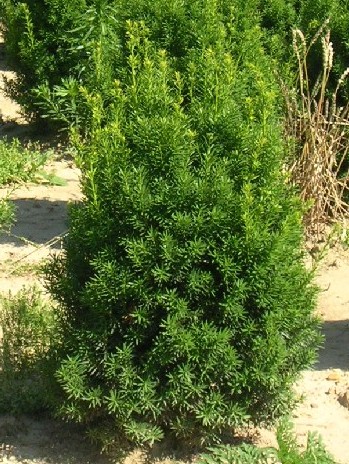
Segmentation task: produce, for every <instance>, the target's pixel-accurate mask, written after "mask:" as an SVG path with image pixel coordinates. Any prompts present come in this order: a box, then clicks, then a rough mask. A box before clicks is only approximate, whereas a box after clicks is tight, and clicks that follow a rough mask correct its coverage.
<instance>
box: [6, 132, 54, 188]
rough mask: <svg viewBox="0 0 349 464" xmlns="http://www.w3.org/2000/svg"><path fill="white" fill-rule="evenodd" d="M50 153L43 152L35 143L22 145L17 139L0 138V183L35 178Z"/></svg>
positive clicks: (18, 181) (13, 182)
mask: <svg viewBox="0 0 349 464" xmlns="http://www.w3.org/2000/svg"><path fill="white" fill-rule="evenodd" d="M49 155H50V153H49V152H46V153H43V152H41V151H40V150H39V148H38V147H37V146H36V145H33V146H30V145H29V146H28V147H23V146H22V145H21V143H20V141H19V140H18V139H14V140H12V141H8V140H6V139H3V140H0V185H8V184H16V183H20V182H29V181H33V180H35V176H36V174H37V172H38V171H39V170H40V169H42V168H43V166H44V164H45V163H46V161H47V159H48V157H49Z"/></svg>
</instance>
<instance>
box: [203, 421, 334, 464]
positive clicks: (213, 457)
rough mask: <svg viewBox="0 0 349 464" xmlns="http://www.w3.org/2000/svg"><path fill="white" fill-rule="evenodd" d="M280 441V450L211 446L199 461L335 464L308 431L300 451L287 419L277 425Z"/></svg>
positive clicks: (313, 435)
mask: <svg viewBox="0 0 349 464" xmlns="http://www.w3.org/2000/svg"><path fill="white" fill-rule="evenodd" d="M277 442H278V448H277V449H275V448H257V447H256V446H253V445H248V444H243V445H241V446H237V447H231V446H219V447H215V448H210V449H209V452H210V453H209V454H204V455H202V456H201V457H200V458H199V460H198V464H336V461H335V460H334V459H333V457H332V456H330V454H329V453H328V452H327V451H326V449H325V447H324V445H323V443H322V440H321V437H320V436H318V435H316V434H312V433H309V434H308V441H307V446H306V449H305V450H304V451H301V450H300V448H299V446H298V444H297V441H296V437H295V436H294V434H293V433H292V427H291V425H290V424H289V423H288V422H287V421H282V422H281V423H280V425H279V426H278V429H277Z"/></svg>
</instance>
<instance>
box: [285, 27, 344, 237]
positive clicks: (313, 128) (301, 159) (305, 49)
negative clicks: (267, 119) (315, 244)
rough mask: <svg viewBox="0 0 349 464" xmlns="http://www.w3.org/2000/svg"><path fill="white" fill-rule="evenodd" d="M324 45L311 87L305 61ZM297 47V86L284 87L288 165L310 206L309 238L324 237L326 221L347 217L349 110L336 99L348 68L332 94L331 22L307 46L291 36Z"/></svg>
mask: <svg viewBox="0 0 349 464" xmlns="http://www.w3.org/2000/svg"><path fill="white" fill-rule="evenodd" d="M318 40H321V44H322V50H323V66H322V71H321V73H320V75H319V77H318V79H317V81H316V83H315V85H314V86H313V88H310V87H311V85H310V80H309V77H308V65H307V56H308V54H309V50H310V48H311V47H312V46H313V45H314V44H315V43H316V42H317V41H318ZM293 48H294V52H295V56H296V58H297V64H298V81H297V85H296V88H295V89H293V90H292V91H291V90H290V89H286V87H285V86H284V87H283V88H284V95H285V102H286V108H287V118H286V131H287V136H288V137H289V138H291V139H292V140H294V141H295V147H296V148H295V150H294V156H293V158H292V161H291V163H290V167H289V172H290V178H291V182H292V183H293V184H294V185H296V186H297V188H298V190H299V192H300V196H301V198H302V200H304V201H305V202H307V203H310V208H309V209H308V211H307V213H306V216H305V218H304V220H305V226H306V228H307V232H308V235H311V236H313V237H314V238H315V239H318V238H320V236H321V234H322V233H323V232H324V227H325V225H326V224H327V223H328V222H331V221H339V220H341V219H343V218H344V216H347V213H348V204H347V202H346V201H345V199H344V196H345V194H346V193H347V190H348V187H349V175H348V173H347V172H345V173H344V172H343V171H344V163H345V161H346V159H347V156H348V149H349V146H348V142H349V140H348V135H349V119H348V115H349V105H348V104H347V105H346V106H345V107H338V106H337V94H338V91H339V89H340V87H341V86H342V85H343V83H344V82H345V80H346V79H347V77H348V75H349V68H348V69H346V70H345V72H344V73H343V74H342V76H341V77H340V79H339V80H338V83H337V86H336V89H335V90H334V91H333V92H332V93H329V90H328V81H329V76H330V73H331V70H332V66H333V47H332V43H331V41H330V32H329V30H328V29H327V22H326V23H325V24H324V25H323V26H322V27H321V28H320V29H319V31H318V32H317V33H316V34H315V36H314V38H313V39H312V40H311V42H310V45H309V46H307V44H306V40H305V38H304V35H303V33H302V32H301V31H300V30H299V29H295V30H294V31H293Z"/></svg>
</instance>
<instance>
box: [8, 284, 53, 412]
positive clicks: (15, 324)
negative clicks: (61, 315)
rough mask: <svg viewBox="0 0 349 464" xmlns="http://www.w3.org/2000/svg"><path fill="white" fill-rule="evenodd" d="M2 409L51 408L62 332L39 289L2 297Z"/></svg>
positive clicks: (17, 410) (33, 410) (25, 410)
mask: <svg viewBox="0 0 349 464" xmlns="http://www.w3.org/2000/svg"><path fill="white" fill-rule="evenodd" d="M0 325H1V329H2V334H1V342H0V411H1V412H2V413H28V412H37V411H41V410H43V409H44V408H47V407H48V405H49V403H50V401H51V395H52V394H53V384H54V377H53V373H54V366H55V358H56V354H55V351H56V350H57V349H58V346H59V331H58V329H57V327H58V326H57V322H56V319H55V316H54V312H53V308H52V307H50V306H49V304H48V303H46V302H44V301H43V299H42V296H41V294H40V292H39V291H38V289H36V288H31V289H29V290H24V289H23V290H21V291H20V292H19V293H18V294H16V295H11V294H10V295H9V296H7V297H6V296H4V295H2V296H1V298H0Z"/></svg>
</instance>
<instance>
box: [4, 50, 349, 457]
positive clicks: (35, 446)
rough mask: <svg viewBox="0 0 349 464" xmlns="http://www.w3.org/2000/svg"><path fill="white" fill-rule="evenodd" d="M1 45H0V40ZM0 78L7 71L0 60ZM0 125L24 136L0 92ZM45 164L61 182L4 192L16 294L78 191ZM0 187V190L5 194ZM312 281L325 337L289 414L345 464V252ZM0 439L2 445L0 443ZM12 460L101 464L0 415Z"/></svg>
mask: <svg viewBox="0 0 349 464" xmlns="http://www.w3.org/2000/svg"><path fill="white" fill-rule="evenodd" d="M0 47H1V44H0ZM3 76H7V77H11V76H13V74H11V72H10V71H9V70H8V69H7V68H6V65H5V64H4V61H3V59H1V48H0V86H1V85H2V83H3ZM0 110H1V114H2V118H3V123H2V124H0V137H3V136H17V135H19V136H22V137H23V135H24V136H26V137H28V134H30V131H29V127H28V125H27V124H26V123H25V121H24V120H23V118H21V116H20V109H19V108H18V106H16V105H15V104H14V103H13V102H12V101H10V100H9V99H7V98H6V96H5V95H4V94H3V92H1V91H0ZM48 169H51V170H54V171H55V173H56V175H58V176H59V177H61V178H63V179H65V180H66V186H60V187H58V186H48V185H37V184H32V185H25V186H21V187H20V188H17V189H16V190H15V191H13V192H12V193H11V198H12V201H13V202H14V204H15V205H16V207H17V224H16V225H15V227H14V228H13V229H12V235H2V236H1V237H0V291H2V292H5V293H7V292H9V291H11V292H16V291H17V290H19V289H20V288H22V287H23V286H29V285H32V284H33V283H37V282H38V278H37V275H36V272H35V265H36V264H37V263H38V262H40V261H41V260H43V259H46V258H47V257H48V256H49V255H50V254H51V253H56V252H59V250H60V244H61V237H62V236H63V235H64V234H65V232H66V230H67V222H66V218H67V204H68V202H70V201H77V200H79V198H80V197H81V193H80V189H79V172H78V170H77V169H76V168H75V167H74V165H73V163H72V161H69V160H66V159H64V158H63V159H61V160H59V161H55V162H53V163H52V164H51V165H50V166H49V168H48ZM7 193H8V191H7V190H5V189H3V190H1V191H0V194H1V195H5V194H7ZM317 281H318V284H319V285H320V287H321V289H322V291H321V294H320V298H319V306H318V310H319V312H320V314H321V315H322V317H323V320H324V326H323V331H324V335H325V337H326V342H325V345H324V348H323V349H322V350H321V352H320V359H319V362H318V363H317V364H316V365H315V366H314V368H313V370H311V371H307V372H304V375H303V376H302V379H301V380H300V381H299V382H298V384H297V385H296V387H295V388H296V390H297V392H298V394H299V395H300V397H302V398H303V401H302V403H301V405H300V406H299V408H298V409H297V410H296V411H295V414H294V423H295V430H296V433H297V436H298V438H299V442H300V443H304V442H305V439H306V435H307V433H308V431H316V432H319V433H320V434H321V435H322V437H323V441H324V442H325V444H326V446H327V448H328V450H329V451H330V452H331V453H332V454H333V455H334V456H335V458H336V459H337V460H338V462H339V463H341V464H348V463H349V438H348V437H349V283H348V282H349V250H345V249H343V248H341V247H340V246H336V247H334V248H333V249H330V250H329V252H328V255H327V257H326V258H325V259H324V261H323V262H322V264H321V266H320V267H319V271H318V276H317ZM256 442H257V443H259V444H261V445H269V444H274V443H275V438H274V434H273V432H272V431H266V430H261V431H260V434H259V436H257V437H256ZM1 443H2V444H3V445H1ZM140 460H141V459H140V455H139V453H138V454H137V452H136V454H133V455H130V456H129V458H128V459H127V461H128V464H132V463H135V462H137V461H140ZM6 461H9V462H14V463H27V464H34V463H41V464H48V463H55V464H63V463H76V464H80V463H81V464H82V463H84V464H87V463H96V464H98V463H103V462H110V461H108V460H107V459H106V458H105V457H102V456H100V455H99V454H98V452H97V450H96V449H94V448H92V447H91V446H90V445H89V444H88V443H87V442H86V441H85V440H84V439H83V435H82V433H81V431H80V430H79V429H78V428H74V427H71V426H69V427H68V426H67V425H62V424H60V423H57V422H54V421H52V420H48V419H45V418H41V419H40V418H32V417H30V418H29V417H21V418H14V417H10V416H0V462H6Z"/></svg>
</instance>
